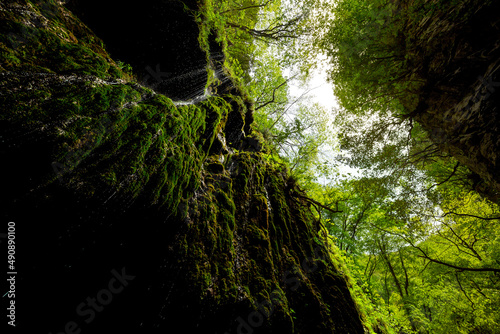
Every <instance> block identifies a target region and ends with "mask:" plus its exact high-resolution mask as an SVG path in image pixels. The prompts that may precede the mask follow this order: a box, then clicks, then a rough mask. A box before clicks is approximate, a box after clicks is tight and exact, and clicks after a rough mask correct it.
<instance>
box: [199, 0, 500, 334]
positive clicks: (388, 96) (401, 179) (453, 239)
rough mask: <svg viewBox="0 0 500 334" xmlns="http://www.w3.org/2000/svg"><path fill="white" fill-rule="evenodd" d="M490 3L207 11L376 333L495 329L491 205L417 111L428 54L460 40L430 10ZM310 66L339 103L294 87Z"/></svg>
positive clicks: (358, 3) (427, 79)
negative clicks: (327, 105)
mask: <svg viewBox="0 0 500 334" xmlns="http://www.w3.org/2000/svg"><path fill="white" fill-rule="evenodd" d="M490 5H491V2H481V3H479V2H475V1H439V0H437V1H426V0H415V1H396V2H395V1H387V0H377V1H365V0H337V1H334V2H333V3H323V2H321V1H298V2H297V1H289V2H285V1H282V2H279V1H262V2H259V1H245V2H241V3H232V2H231V3H227V4H226V6H227V9H224V10H222V11H209V12H210V13H211V14H210V15H216V16H217V20H218V21H217V22H218V24H222V25H223V26H225V29H226V30H227V33H228V36H229V37H228V40H229V41H230V42H229V44H228V45H227V50H228V51H229V54H230V55H231V56H232V58H233V69H236V70H237V72H238V73H240V77H241V78H242V82H244V84H245V85H247V86H248V87H250V88H251V92H252V98H253V99H254V100H255V102H256V115H255V118H256V123H255V124H254V129H255V130H256V132H257V133H259V134H260V135H262V138H263V139H264V142H265V149H266V150H268V152H269V156H270V159H274V161H276V163H281V164H285V165H286V166H287V167H288V168H289V169H290V170H291V171H292V173H293V175H294V176H295V178H296V179H297V182H298V183H299V184H300V185H301V186H302V187H303V188H304V189H306V190H307V196H308V198H309V199H310V203H311V205H312V206H314V207H315V208H316V210H317V215H318V217H319V218H320V219H321V220H322V222H323V223H324V224H325V225H326V227H327V229H328V231H329V232H330V235H331V238H332V240H334V242H335V244H336V245H337V247H339V248H340V249H341V250H342V251H343V252H344V254H345V257H346V261H347V262H348V264H349V265H348V268H347V270H348V271H349V272H350V273H351V275H352V277H353V279H354V281H355V282H356V283H357V284H356V285H355V289H354V290H355V292H354V293H355V294H357V298H358V302H359V303H360V304H361V305H362V307H364V308H366V310H367V314H368V318H369V319H367V323H369V327H370V328H371V329H372V330H373V331H375V332H378V333H379V332H387V333H498V332H499V331H500V316H499V313H498V308H499V307H500V293H499V292H500V291H499V289H500V276H499V275H500V261H499V259H500V227H499V224H498V223H499V221H500V208H499V206H498V203H495V202H492V201H491V199H492V198H495V197H494V196H493V197H491V196H486V197H485V196H484V193H485V192H484V191H481V189H480V187H479V184H480V182H479V181H478V175H477V174H475V173H473V172H471V170H470V169H469V168H468V166H467V165H465V164H463V163H460V162H459V161H457V160H456V159H455V158H454V156H453V155H452V154H450V153H449V152H447V151H446V150H443V148H442V146H441V145H439V144H440V143H439V142H438V141H436V138H434V137H433V133H431V132H429V131H428V129H426V128H424V127H422V126H421V124H419V123H418V121H417V120H416V119H415V117H414V116H415V113H416V112H417V111H418V110H419V108H422V106H421V105H419V103H421V101H422V99H421V98H422V96H423V95H425V94H426V90H427V89H429V87H430V85H431V84H433V83H434V82H435V80H436V78H435V77H433V75H436V73H438V72H439V71H438V70H436V69H433V68H432V66H435V64H434V65H433V64H432V61H430V63H429V58H432V57H430V56H429V55H432V54H433V52H435V53H439V52H440V51H439V50H440V49H439V48H440V44H446V45H448V44H449V43H451V44H453V43H454V42H453V41H452V42H450V41H449V40H447V38H448V37H449V36H448V37H447V36H446V35H445V34H443V33H442V31H443V30H439V29H436V31H437V32H436V33H435V35H434V36H431V37H432V38H428V37H429V36H426V35H425V34H426V33H427V31H429V22H432V24H437V23H436V22H438V23H439V22H441V24H442V25H444V26H446V25H447V24H448V25H449V26H450V27H455V28H456V27H460V29H462V30H467V29H470V27H469V26H468V24H469V23H470V22H472V21H473V20H474V19H477V18H476V16H477V15H478V14H477V13H478V12H480V11H481V10H482V11H483V12H484V11H485V8H486V10H487V9H488V6H490ZM224 8H226V7H224ZM257 9H258V10H257ZM214 13H215V14H214ZM236 20H238V22H240V23H239V24H237V25H236V24H234V23H233V22H235V21H236ZM450 29H451V28H450ZM427 38H428V39H427ZM447 43H448V44H447ZM321 55H327V59H328V60H327V62H326V63H325V62H324V61H322V62H320V61H318V60H317V59H323V57H321ZM450 63H451V61H450ZM446 66H448V65H447V63H446V62H445V64H443V67H446ZM311 68H326V69H327V71H328V72H329V76H330V80H331V82H332V84H333V87H334V91H335V94H336V97H337V98H338V101H339V104H340V106H339V107H338V108H336V109H335V110H332V111H329V110H324V109H322V107H321V106H319V105H317V104H314V103H313V102H311V101H308V100H307V98H305V96H307V93H308V91H307V89H305V90H304V96H301V97H298V98H297V97H293V96H291V95H290V93H289V87H290V84H291V82H293V81H297V80H303V81H301V82H303V83H304V82H306V81H307V78H308V75H310V73H311V70H310V69H311ZM285 73H286V75H285ZM460 88H461V87H457V89H458V94H460ZM461 93H462V94H465V91H461ZM332 152H334V153H332ZM335 152H336V153H335ZM348 167H349V168H348ZM348 171H349V172H352V171H354V172H353V173H349V174H348V173H347V172H348ZM483 190H484V189H483Z"/></svg>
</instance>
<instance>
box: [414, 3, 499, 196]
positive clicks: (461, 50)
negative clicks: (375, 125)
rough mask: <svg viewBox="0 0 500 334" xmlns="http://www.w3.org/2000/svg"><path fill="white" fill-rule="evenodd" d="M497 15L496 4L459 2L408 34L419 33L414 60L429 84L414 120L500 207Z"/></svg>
mask: <svg viewBox="0 0 500 334" xmlns="http://www.w3.org/2000/svg"><path fill="white" fill-rule="evenodd" d="M413 2H416V1H409V3H413ZM429 3H432V2H429ZM499 11H500V3H499V2H498V1H477V0H464V1H455V2H453V4H452V5H451V9H445V10H441V11H440V10H436V11H433V12H431V13H429V14H427V15H424V16H423V18H422V19H421V20H419V21H418V22H417V23H416V24H415V25H414V26H412V27H411V28H408V31H407V33H409V34H413V35H416V34H417V33H416V32H418V34H417V36H414V37H413V39H412V43H413V44H412V47H413V48H414V49H415V50H418V52H417V53H416V54H415V55H412V57H413V58H415V59H418V61H417V62H416V63H415V69H416V71H417V72H418V73H419V76H420V77H421V78H422V79H424V80H425V82H426V84H425V87H424V88H423V89H422V92H421V94H420V102H419V106H418V107H417V110H416V111H415V112H414V116H415V120H416V121H418V122H419V123H420V124H421V125H422V126H423V127H424V128H425V129H426V130H427V131H428V132H429V134H430V137H431V139H432V140H433V141H434V142H435V143H437V144H438V145H439V147H440V148H441V150H443V151H444V152H447V153H449V154H450V155H452V156H453V157H454V158H455V159H456V160H457V161H459V162H460V163H461V164H463V165H466V166H467V167H469V169H470V170H471V171H472V172H473V175H471V179H472V180H473V181H474V182H473V183H474V184H473V185H474V187H475V189H476V190H477V191H479V192H480V193H482V194H484V195H486V196H487V197H488V198H490V199H491V200H493V201H495V202H500V173H499V170H500V155H499V154H498V152H500V132H499V131H500V126H499V123H500V115H499V110H498V106H499V103H500V93H499V91H500V18H499V16H498V13H499Z"/></svg>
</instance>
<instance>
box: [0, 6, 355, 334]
mask: <svg viewBox="0 0 500 334" xmlns="http://www.w3.org/2000/svg"><path fill="white" fill-rule="evenodd" d="M86 3H87V2H86V1H75V2H73V3H71V2H69V3H68V4H66V5H63V4H62V3H61V2H58V1H55V0H45V1H36V0H33V1H28V0H9V1H2V3H1V4H0V105H1V115H0V131H1V133H2V143H1V150H0V152H1V161H2V163H3V173H2V174H3V179H4V181H5V182H4V189H3V191H2V200H1V202H2V206H3V208H5V210H2V211H3V212H2V221H3V222H7V221H14V222H15V223H16V226H17V239H18V242H17V247H18V257H17V263H19V267H20V268H19V276H18V285H17V287H18V294H17V301H16V303H17V304H18V305H19V306H18V310H17V312H18V313H17V319H16V330H19V331H21V332H23V333H27V332H37V333H60V332H63V333H64V332H65V333H70V332H74V333H77V332H78V333H79V331H80V330H81V332H82V333H101V332H102V333H104V332H106V333H108V332H114V333H119V332H124V333H143V332H144V333H156V332H172V333H180V332H196V333H199V332H205V333H253V332H255V333H364V331H365V328H364V325H363V322H362V319H363V316H362V315H360V313H359V311H358V309H357V306H356V305H355V303H354V301H353V299H352V297H351V293H350V290H349V289H350V283H348V281H347V280H346V277H345V276H344V274H343V273H342V271H341V269H340V267H339V266H338V263H337V262H336V255H335V250H334V249H330V247H328V246H327V245H328V243H326V242H325V237H324V235H323V233H322V231H323V229H322V226H321V225H320V223H319V222H318V221H317V220H316V219H315V218H314V215H313V214H312V212H311V209H310V205H309V203H308V202H307V201H306V200H305V199H304V197H303V196H302V195H300V190H299V189H298V187H297V186H296V185H295V182H294V181H293V180H292V179H291V178H290V176H289V175H288V174H287V171H286V170H285V169H284V167H283V166H280V165H276V164H274V163H271V162H269V161H268V160H269V159H268V157H267V156H266V155H265V154H264V153H262V152H260V143H259V141H258V139H257V138H255V137H252V134H251V130H250V123H251V122H252V108H253V106H252V103H251V101H249V99H248V97H247V96H246V94H245V93H244V92H243V90H242V89H241V88H235V87H234V86H233V85H232V84H231V82H232V81H231V78H229V77H225V78H224V80H221V81H222V84H221V85H219V87H217V94H213V95H212V96H210V97H208V98H207V99H205V100H203V101H199V102H198V103H195V104H186V105H181V104H175V103H174V102H173V100H177V99H185V98H189V97H190V96H191V94H192V93H191V92H190V91H189V90H190V89H191V88H192V87H191V85H193V86H196V87H198V81H199V80H204V83H203V85H202V86H203V87H204V86H206V85H207V82H206V80H207V78H208V77H209V76H208V75H207V72H206V71H207V70H206V66H205V65H206V64H207V63H208V62H211V61H212V62H214V65H213V66H212V67H214V68H216V69H218V70H220V69H222V65H221V64H222V63H221V62H220V60H221V59H222V57H221V52H222V49H221V47H220V46H219V45H218V44H217V43H215V42H214V41H215V39H213V40H210V41H208V43H207V45H210V48H211V50H204V49H201V48H200V47H199V45H198V35H199V30H198V28H197V26H196V25H193V21H192V18H190V17H189V15H187V14H185V12H183V11H181V10H180V8H181V7H182V6H180V5H179V4H178V3H175V2H171V1H161V0H157V1H146V2H143V3H140V4H135V6H136V7H139V6H144V7H142V8H135V7H134V6H131V5H127V4H125V3H123V4H118V7H116V13H114V12H106V11H105V9H104V8H103V9H102V10H103V12H98V13H97V12H95V11H94V14H92V12H93V11H92V9H93V8H94V7H92V6H94V5H95V4H93V3H92V2H88V3H89V7H84V6H85V5H84V4H86ZM196 5H197V4H196V3H194V2H193V3H189V6H191V7H192V8H195V7H196ZM65 6H67V7H68V8H72V9H73V10H74V11H75V13H77V14H79V15H80V16H81V18H82V19H83V20H88V22H89V25H90V26H91V28H92V29H95V31H96V33H97V35H98V36H99V37H102V38H103V39H104V42H103V41H102V40H101V39H100V38H99V37H97V36H96V35H95V34H94V32H93V31H92V30H90V28H88V27H87V25H86V24H84V23H83V22H82V21H80V19H79V18H77V16H75V15H74V14H73V13H72V12H71V11H69V10H68V9H67V8H66V7H65ZM86 8H87V9H89V10H87V9H86ZM114 14H117V15H116V17H115V16H114ZM146 14H147V15H146ZM92 15H95V17H92ZM103 15H104V16H103ZM148 15H152V17H151V16H148ZM162 15H166V16H167V17H172V15H174V16H176V20H177V21H179V22H181V21H182V24H181V23H179V26H176V25H171V26H170V27H165V28H164V29H157V27H158V26H163V25H164V24H166V25H168V24H170V23H172V21H169V22H164V21H162V20H161V17H162ZM103 19H105V20H106V19H107V20H108V21H107V22H106V23H110V24H104V25H101V26H100V25H99V24H98V23H99V21H100V20H103ZM96 20H97V21H96ZM148 24H149V25H148ZM92 26H94V27H92ZM108 26H109V27H112V29H114V30H112V31H107V30H106V28H105V27H108ZM125 26H126V28H124V27H125ZM179 27H182V29H181V30H182V31H179V30H178V29H179ZM184 27H189V28H186V29H184ZM122 28H123V30H122ZM99 32H100V33H101V34H102V35H99ZM134 32H136V34H134ZM146 32H148V33H149V35H145V34H146ZM215 34H216V32H212V36H214V35H215ZM179 35H181V36H183V37H182V40H183V41H184V42H185V44H183V45H179V43H178V41H179ZM184 42H183V43H184ZM108 45H109V52H110V53H108V49H107V46H108ZM168 50H171V51H172V50H174V53H173V54H172V52H169V51H168ZM129 51H130V52H129ZM186 53H189V54H190V55H191V56H190V57H184V56H182V55H184V54H186ZM157 56H158V57H160V58H159V59H157V58H155V57H157ZM179 56H180V58H182V59H180V58H179ZM114 57H119V58H116V59H119V60H122V61H125V62H128V63H130V64H132V66H133V70H132V71H126V70H124V67H123V65H122V64H121V63H117V62H115V60H116V59H115V58H114ZM214 59H215V60H214ZM165 60H167V61H165ZM217 61H218V62H217ZM164 63H165V67H163V64H164ZM156 64H160V70H161V71H162V72H168V73H169V75H168V78H169V79H172V81H168V82H167V84H165V85H164V86H161V85H156V86H154V85H153V86H152V85H148V83H147V82H144V81H145V80H144V76H147V75H148V74H150V73H145V72H144V71H145V70H146V72H147V66H150V68H151V69H153V70H155V66H156ZM179 64H182V65H179ZM200 64H205V65H204V66H200ZM183 68H185V69H186V71H187V72H185V73H188V72H189V71H191V70H194V71H197V70H200V72H199V73H198V74H199V75H198V74H197V75H196V76H195V78H194V79H193V77H189V78H187V79H186V80H184V79H183V78H181V79H182V80H181V79H179V80H177V79H174V78H178V77H179V76H182V75H183V73H184V72H183ZM150 75H151V74H150ZM225 75H227V74H225ZM136 78H138V79H136ZM184 78H185V77H184ZM183 80H184V81H183ZM192 80H194V81H196V83H195V84H193V83H192ZM209 84H210V83H209ZM214 84H215V83H214ZM179 87H182V88H183V89H179Z"/></svg>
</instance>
